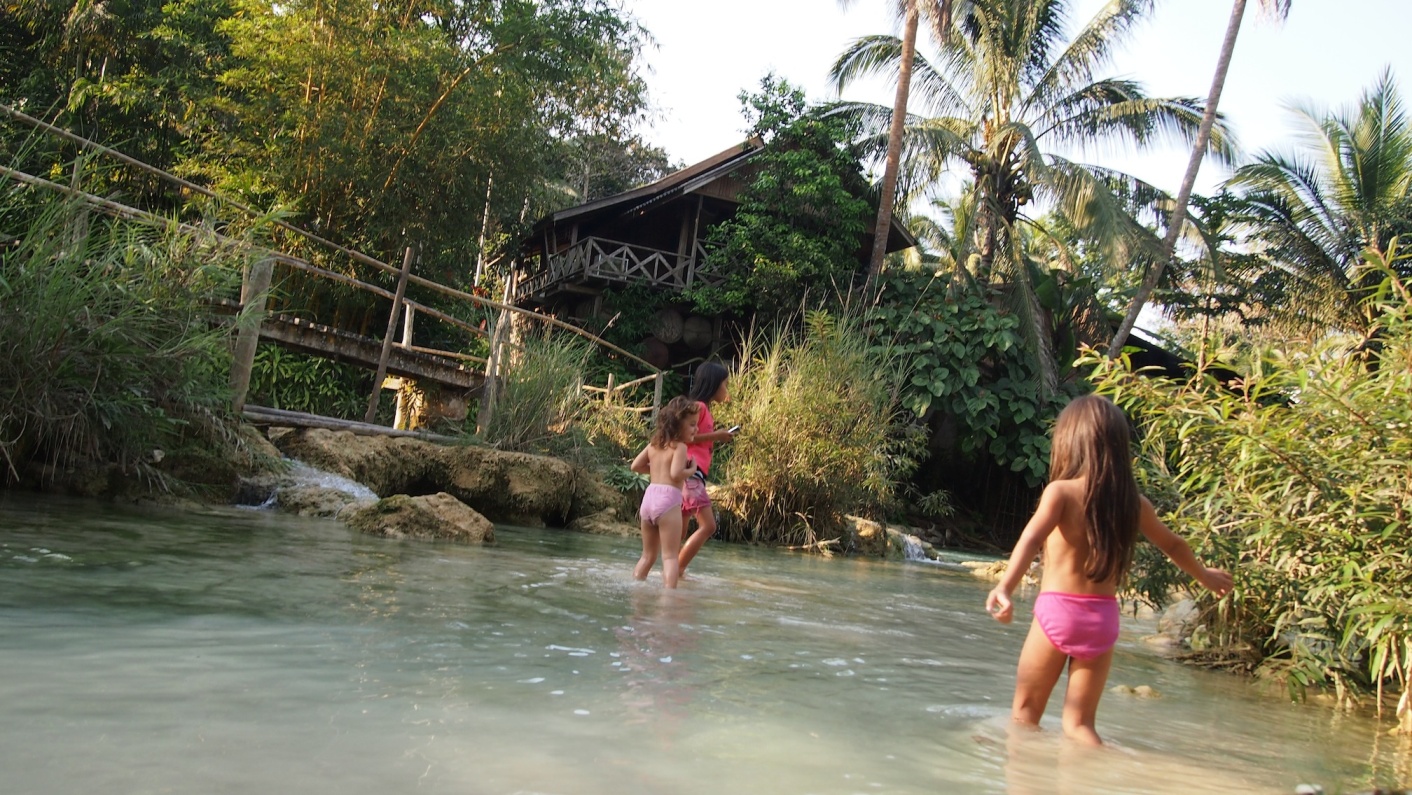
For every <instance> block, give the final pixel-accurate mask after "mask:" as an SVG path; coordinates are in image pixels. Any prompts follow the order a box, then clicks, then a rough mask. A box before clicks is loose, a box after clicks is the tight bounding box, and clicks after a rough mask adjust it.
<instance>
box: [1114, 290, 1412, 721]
mask: <svg viewBox="0 0 1412 795" xmlns="http://www.w3.org/2000/svg"><path fill="white" fill-rule="evenodd" d="M1385 275H1388V276H1389V277H1390V278H1389V281H1388V283H1387V286H1386V288H1385V291H1384V293H1383V298H1384V299H1386V300H1384V301H1383V302H1382V303H1381V304H1380V305H1379V311H1380V318H1381V320H1380V322H1379V328H1378V331H1377V334H1376V335H1375V336H1376V338H1377V348H1378V349H1379V352H1378V353H1377V354H1376V355H1375V356H1373V357H1371V358H1370V357H1368V356H1360V355H1350V351H1351V350H1354V348H1353V347H1352V341H1351V340H1349V339H1347V338H1339V339H1330V340H1327V341H1325V342H1323V343H1322V344H1319V345H1317V346H1314V347H1312V348H1306V349H1302V350H1293V351H1290V352H1283V353H1282V352H1279V351H1275V350H1266V351H1264V352H1263V354H1262V355H1261V356H1259V357H1258V358H1257V360H1256V366H1255V369H1254V371H1253V372H1251V373H1250V375H1249V376H1248V377H1247V378H1246V379H1245V380H1244V381H1243V382H1242V383H1238V384H1226V385H1222V384H1218V383H1217V382H1216V381H1215V380H1214V379H1212V378H1211V377H1209V376H1206V375H1198V376H1197V377H1195V378H1193V379H1192V380H1190V381H1187V382H1171V381H1167V380H1164V379H1155V378H1147V377H1140V376H1138V375H1136V374H1134V373H1132V372H1131V371H1130V369H1129V368H1128V367H1127V366H1126V365H1125V364H1124V363H1123V362H1110V361H1108V360H1105V359H1102V358H1097V357H1095V358H1093V359H1091V360H1089V361H1088V363H1089V364H1092V365H1094V366H1095V367H1096V373H1095V381H1096V384H1097V387H1098V390H1099V391H1100V392H1102V393H1105V394H1108V395H1110V396H1111V397H1112V398H1113V399H1114V400H1115V401H1117V402H1118V403H1119V404H1120V405H1121V406H1123V407H1124V409H1126V410H1127V411H1128V413H1129V416H1131V417H1133V418H1134V419H1135V421H1136V422H1137V424H1138V426H1139V428H1140V431H1141V439H1142V445H1143V448H1144V452H1145V453H1146V455H1145V456H1144V458H1145V459H1146V460H1147V461H1148V462H1149V463H1148V464H1147V468H1146V470H1145V471H1144V472H1143V477H1144V481H1145V482H1144V484H1143V485H1144V488H1147V489H1149V491H1151V492H1152V493H1153V494H1154V496H1155V497H1156V498H1157V499H1158V501H1159V503H1165V504H1164V505H1163V506H1162V507H1164V508H1166V509H1168V510H1166V512H1165V513H1166V515H1165V518H1166V520H1167V521H1168V522H1169V523H1170V524H1171V525H1172V526H1173V527H1174V529H1176V530H1177V531H1178V532H1180V533H1181V534H1182V535H1184V536H1186V537H1187V538H1189V539H1191V540H1192V541H1193V544H1194V546H1196V547H1197V548H1198V550H1199V552H1200V554H1202V555H1203V556H1204V557H1205V558H1206V559H1208V560H1210V561H1212V562H1213V564H1214V565H1219V566H1224V567H1228V568H1229V569H1230V570H1231V571H1232V572H1234V574H1235V578H1236V590H1235V591H1234V592H1233V594H1232V595H1231V597H1230V598H1229V600H1228V601H1223V602H1221V603H1220V604H1219V606H1218V608H1217V609H1215V610H1212V611H1211V615H1210V627H1211V629H1212V639H1213V641H1214V642H1215V643H1216V646H1217V649H1218V650H1223V651H1224V652H1225V656H1226V661H1227V662H1231V663H1234V664H1244V665H1248V666H1251V667H1258V669H1259V670H1260V671H1262V672H1264V673H1268V674H1273V675H1278V676H1280V677H1281V678H1283V679H1284V680H1285V681H1287V682H1288V684H1289V686H1290V688H1291V690H1292V692H1294V693H1300V692H1302V691H1303V689H1304V688H1306V687H1308V686H1314V685H1317V686H1329V687H1332V688H1334V689H1335V691H1336V692H1337V693H1338V694H1339V695H1340V697H1342V698H1343V699H1345V700H1349V701H1351V700H1354V699H1355V698H1356V697H1357V696H1359V695H1360V694H1367V693H1376V694H1377V695H1378V696H1379V700H1378V703H1379V704H1381V703H1382V699H1381V696H1382V695H1383V693H1384V691H1385V690H1386V689H1389V688H1390V689H1394V690H1397V691H1401V692H1404V693H1405V692H1406V691H1407V688H1408V680H1409V674H1412V568H1409V567H1408V565H1407V549H1408V546H1409V542H1412V533H1410V532H1409V525H1408V523H1409V521H1412V402H1409V400H1408V395H1412V322H1409V314H1408V308H1409V307H1408V303H1407V301H1406V292H1405V290H1404V289H1403V287H1402V285H1401V284H1400V283H1399V282H1397V280H1396V278H1395V277H1391V272H1390V271H1387V272H1386V273H1385ZM1178 495H1179V496H1178ZM1173 580H1174V578H1173V575H1172V572H1171V570H1170V569H1168V568H1166V567H1165V566H1140V567H1138V568H1137V569H1136V570H1135V576H1134V585H1135V586H1137V587H1138V588H1139V590H1142V591H1145V592H1147V593H1149V594H1156V593H1161V592H1162V591H1164V590H1165V588H1166V585H1167V584H1169V583H1170V582H1172V581H1173Z"/></svg>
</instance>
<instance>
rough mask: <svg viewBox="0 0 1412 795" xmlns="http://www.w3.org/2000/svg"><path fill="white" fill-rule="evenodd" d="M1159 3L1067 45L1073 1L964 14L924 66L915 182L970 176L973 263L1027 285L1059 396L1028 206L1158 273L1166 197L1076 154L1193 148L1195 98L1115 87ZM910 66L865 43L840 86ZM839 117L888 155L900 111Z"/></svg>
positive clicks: (1027, 304)
mask: <svg viewBox="0 0 1412 795" xmlns="http://www.w3.org/2000/svg"><path fill="white" fill-rule="evenodd" d="M1149 5H1150V3H1148V2H1143V1H1142V0H1115V1H1114V2H1112V3H1109V4H1108V5H1106V6H1105V7H1104V8H1103V10H1101V11H1100V12H1099V13H1098V14H1097V15H1096V16H1095V17H1094V18H1093V19H1092V20H1090V21H1089V22H1088V23H1087V24H1085V25H1084V26H1083V27H1082V28H1080V29H1079V31H1078V32H1077V33H1075V34H1074V35H1072V36H1068V35H1067V30H1066V24H1067V21H1068V19H1069V16H1070V12H1071V10H1072V3H1069V2H1065V1H1064V0H1036V1H1035V2H1017V0H976V1H975V2H967V3H961V4H958V7H957V9H956V13H955V19H954V22H953V29H952V30H951V31H950V34H951V35H949V36H947V38H946V40H945V41H944V42H940V43H939V47H938V50H939V57H938V59H937V60H936V61H935V62H933V61H930V60H928V59H927V58H926V57H924V56H922V55H918V56H917V59H916V62H915V63H914V64H913V67H912V69H913V81H914V86H913V95H914V96H915V97H917V98H918V99H919V100H920V101H921V105H922V106H923V107H924V108H925V112H924V113H922V114H918V115H915V116H912V117H911V118H909V120H908V124H907V126H906V131H905V138H904V149H903V152H904V159H905V162H906V164H907V168H906V171H905V174H904V177H905V178H904V181H903V182H904V184H905V185H907V186H908V187H910V188H911V189H913V190H920V189H924V188H926V187H928V186H931V185H935V184H936V183H937V181H938V180H939V179H940V178H941V177H942V175H944V174H946V173H948V172H949V171H951V170H953V169H960V170H961V171H962V172H963V173H965V174H967V175H968V176H969V177H970V182H969V188H968V190H969V191H970V192H971V193H973V194H974V198H973V199H972V200H971V201H972V203H973V205H974V208H975V209H974V212H975V216H974V219H973V221H972V225H973V227H972V230H971V235H972V239H971V241H970V245H969V251H970V252H972V253H973V256H968V259H967V263H966V264H967V266H968V267H969V268H971V269H972V271H973V273H974V274H975V276H976V278H977V279H979V280H980V281H982V282H989V281H991V280H992V279H995V278H1003V279H1005V280H1007V281H1010V282H1012V283H1013V284H1014V285H1015V286H1016V289H1015V290H1014V291H1013V292H1012V298H1013V307H1014V309H1015V310H1016V311H1017V312H1018V313H1020V315H1021V316H1022V317H1023V318H1024V319H1025V321H1026V325H1025V326H1024V328H1025V333H1026V338H1027V343H1028V346H1029V349H1030V350H1032V351H1033V352H1034V356H1035V357H1036V366H1037V370H1038V372H1039V374H1040V377H1041V384H1042V386H1043V388H1045V389H1046V390H1047V391H1049V392H1051V393H1052V392H1054V391H1055V390H1056V389H1057V386H1058V367H1057V366H1056V364H1055V353H1054V351H1053V350H1052V346H1051V342H1050V340H1049V339H1048V337H1047V335H1046V334H1045V333H1044V331H1043V330H1044V326H1045V323H1044V321H1043V319H1042V311H1041V308H1040V305H1039V299H1038V296H1037V294H1036V291H1035V284H1034V282H1033V280H1032V279H1031V278H1030V272H1031V269H1030V268H1029V267H1028V266H1027V261H1028V260H1029V258H1030V252H1028V251H1027V250H1026V247H1025V245H1024V242H1025V239H1026V236H1025V234H1024V228H1026V227H1028V228H1031V229H1034V230H1036V231H1038V232H1039V233H1040V234H1043V230H1042V229H1041V228H1039V227H1037V226H1036V225H1035V223H1034V218H1033V217H1032V216H1031V215H1030V214H1029V213H1028V212H1027V208H1030V207H1039V208H1042V210H1046V211H1049V212H1053V213H1056V214H1058V215H1060V216H1062V217H1063V218H1065V219H1066V220H1067V222H1068V223H1069V225H1070V226H1071V227H1072V229H1074V230H1075V231H1076V232H1077V233H1078V234H1079V235H1080V236H1082V237H1083V238H1086V239H1089V240H1092V241H1094V242H1095V244H1096V245H1099V246H1101V247H1102V250H1103V252H1104V255H1105V257H1106V259H1107V260H1108V261H1109V262H1110V263H1112V267H1114V268H1118V269H1126V268H1128V267H1130V266H1131V265H1132V264H1134V263H1138V264H1140V263H1142V262H1145V261H1146V260H1147V259H1150V258H1151V257H1152V256H1153V255H1154V253H1155V252H1156V251H1157V250H1158V241H1157V240H1156V237H1155V236H1154V235H1153V233H1152V232H1151V230H1150V229H1148V228H1147V227H1146V226H1144V225H1143V223H1141V222H1140V220H1139V215H1140V213H1141V212H1143V211H1148V212H1155V211H1160V209H1161V207H1160V205H1159V200H1160V199H1162V197H1163V195H1162V193H1161V192H1160V191H1158V190H1157V189H1156V188H1154V187H1153V186H1151V185H1148V184H1146V183H1143V182H1142V181H1141V180H1138V179H1136V178H1134V177H1131V176H1129V175H1126V174H1123V173H1121V172H1118V171H1116V170H1113V169H1110V168H1106V167H1102V166H1096V165H1089V164H1085V163H1083V162H1080V161H1078V160H1075V159H1073V158H1072V157H1071V156H1069V155H1068V154H1066V153H1068V152H1073V151H1086V150H1091V149H1093V148H1094V147H1098V146H1106V145H1113V144H1118V145H1129V146H1135V147H1148V146H1152V145H1154V144H1157V143H1159V142H1162V141H1165V140H1177V141H1185V142H1187V143H1190V142H1191V141H1192V140H1193V139H1194V137H1195V135H1196V132H1197V128H1198V125H1199V122H1200V119H1201V104H1200V102H1198V101H1197V100H1195V99H1190V98H1157V97H1151V96H1148V94H1147V93H1146V92H1145V91H1144V90H1143V88H1142V86H1141V85H1140V84H1139V83H1137V82H1135V81H1131V80H1124V79H1119V78H1112V77H1103V76H1102V70H1103V69H1104V68H1105V67H1106V66H1107V65H1108V64H1109V61H1110V58H1111V55H1112V53H1113V51H1114V50H1115V48H1117V47H1118V46H1120V45H1121V44H1122V43H1123V41H1124V40H1125V37H1126V36H1127V34H1128V33H1129V31H1131V30H1132V28H1133V26H1134V25H1136V24H1137V23H1138V22H1139V21H1140V20H1141V19H1142V16H1143V14H1144V13H1145V12H1146V11H1147V9H1148V6H1149ZM900 55H901V45H900V43H899V41H898V40H897V38H895V37H893V36H868V37H864V38H861V39H859V40H857V41H856V42H854V43H853V45H852V46H850V47H849V49H848V50H846V51H845V52H844V53H843V54H841V55H840V56H839V58H838V60H837V61H836V62H835V64H834V67H833V71H832V75H833V78H834V80H835V82H836V84H837V86H838V87H839V89H840V90H843V89H846V88H847V87H848V86H849V85H850V84H851V83H853V82H854V81H856V80H859V79H861V78H866V77H871V76H891V75H894V74H895V73H896V72H897V70H898V59H899V57H900ZM835 112H836V113H838V114H840V115H844V116H846V117H848V118H851V119H856V120H857V121H858V123H860V124H862V125H863V127H864V128H865V129H867V130H869V131H872V132H873V133H874V137H873V138H872V139H871V140H872V142H873V144H874V146H875V148H880V147H881V145H882V143H883V142H884V140H885V139H884V137H883V132H882V131H883V130H885V129H886V128H887V124H888V122H889V121H890V118H891V110H890V109H888V108H885V107H881V106H877V105H870V104H866V103H856V102H850V103H840V104H839V105H837V106H836V108H835ZM1212 147H1213V149H1214V151H1215V152H1216V153H1217V154H1218V155H1220V156H1222V157H1229V156H1230V155H1231V146H1230V142H1229V140H1228V138H1227V136H1226V134H1225V131H1224V130H1223V129H1221V128H1217V130H1216V134H1215V135H1213V137H1212Z"/></svg>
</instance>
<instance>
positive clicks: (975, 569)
mask: <svg viewBox="0 0 1412 795" xmlns="http://www.w3.org/2000/svg"><path fill="white" fill-rule="evenodd" d="M961 565H962V566H965V567H966V568H968V569H970V570H971V574H972V575H973V576H975V577H976V578H978V579H982V580H985V581H986V582H1000V579H1001V578H1002V577H1004V576H1005V571H1006V570H1007V569H1009V568H1010V561H1008V560H992V561H989V562H987V561H983V560H963V561H961ZM1039 575H1040V567H1039V564H1038V563H1034V564H1031V566H1030V570H1029V571H1027V572H1025V576H1024V577H1023V578H1022V579H1021V582H1022V583H1023V584H1026V585H1038V584H1039Z"/></svg>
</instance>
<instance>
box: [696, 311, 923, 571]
mask: <svg viewBox="0 0 1412 795" xmlns="http://www.w3.org/2000/svg"><path fill="white" fill-rule="evenodd" d="M904 374H905V363H904V362H903V361H901V360H900V359H899V358H898V357H897V356H895V355H893V354H892V353H891V352H890V351H889V350H888V349H887V348H885V347H880V346H877V345H876V344H874V342H873V341H872V340H870V338H869V337H868V335H867V334H866V333H865V332H864V330H863V328H862V325H861V324H860V323H858V322H857V321H856V320H855V319H853V318H851V317H848V316H845V317H842V318H838V317H834V316H832V315H829V314H827V313H824V312H811V313H809V314H808V315H807V317H806V320H805V322H804V323H803V324H802V326H801V327H800V328H797V329H789V328H787V327H777V328H775V329H772V330H769V331H756V332H754V333H752V334H751V336H750V337H749V339H747V340H746V343H745V346H744V350H743V352H742V356H741V358H740V360H739V363H738V365H737V367H736V370H735V372H734V373H733V374H732V376H731V380H730V382H729V384H730V386H729V389H730V392H731V396H732V403H730V404H728V405H726V406H722V407H721V408H720V410H719V414H720V419H718V421H717V425H718V426H723V425H724V424H736V423H739V424H740V425H741V426H742V428H743V430H742V432H741V433H740V435H739V436H738V437H737V439H736V440H735V441H734V442H733V443H732V444H730V445H727V446H724V447H723V448H721V449H720V452H719V453H718V455H719V456H720V460H721V462H722V466H721V469H723V470H724V472H725V475H726V479H727V480H728V482H729V484H730V487H729V489H727V490H726V493H725V494H724V495H723V497H722V500H721V507H722V508H724V509H725V513H726V514H727V516H726V517H723V522H722V531H723V534H724V535H725V537H727V538H733V539H736V540H746V541H753V542H764V543H772V544H786V545H812V544H818V543H820V542H827V541H830V540H833V539H837V538H839V537H840V536H841V520H842V518H843V516H844V515H845V514H847V513H853V512H857V513H864V514H867V513H881V512H885V511H887V510H888V509H889V508H890V507H891V506H892V505H893V501H894V499H895V497H896V494H895V489H896V487H897V486H896V484H897V483H898V482H899V481H901V480H902V479H903V478H904V476H905V475H906V474H907V473H908V472H910V471H911V469H912V467H913V466H914V465H915V462H916V458H917V455H918V453H919V452H920V447H921V440H920V437H919V435H918V434H917V432H916V431H915V430H914V429H912V428H911V426H910V424H909V423H908V422H907V419H908V415H907V413H906V412H904V411H903V410H902V407H901V406H900V404H899V401H898V395H899V388H900V385H901V383H902V379H903V377H904ZM713 468H714V467H713Z"/></svg>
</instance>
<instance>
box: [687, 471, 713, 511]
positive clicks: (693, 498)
mask: <svg viewBox="0 0 1412 795" xmlns="http://www.w3.org/2000/svg"><path fill="white" fill-rule="evenodd" d="M710 507H711V497H710V496H709V495H707V494H706V481H705V480H703V479H702V478H699V477H697V476H695V475H692V476H691V477H689V478H687V479H686V485H684V486H682V487H681V512H682V513H683V514H686V515H688V516H690V515H692V514H695V513H696V512H697V511H699V510H701V509H702V508H710Z"/></svg>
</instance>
